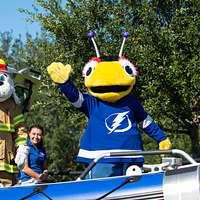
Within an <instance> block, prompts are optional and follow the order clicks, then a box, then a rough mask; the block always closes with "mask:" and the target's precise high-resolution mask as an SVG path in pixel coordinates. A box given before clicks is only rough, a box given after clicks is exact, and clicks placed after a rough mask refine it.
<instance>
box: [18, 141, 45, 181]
mask: <svg viewBox="0 0 200 200" xmlns="http://www.w3.org/2000/svg"><path fill="white" fill-rule="evenodd" d="M27 145H28V147H29V154H28V166H29V167H30V168H31V169H32V170H33V171H34V172H36V173H38V174H41V173H42V172H43V171H44V163H45V162H46V153H45V150H44V148H43V146H39V147H36V146H34V145H33V144H32V142H31V141H30V139H28V141H27ZM31 178H32V177H30V176H28V175H27V174H26V173H24V172H23V171H20V175H19V180H21V181H22V182H24V181H27V180H29V179H31Z"/></svg>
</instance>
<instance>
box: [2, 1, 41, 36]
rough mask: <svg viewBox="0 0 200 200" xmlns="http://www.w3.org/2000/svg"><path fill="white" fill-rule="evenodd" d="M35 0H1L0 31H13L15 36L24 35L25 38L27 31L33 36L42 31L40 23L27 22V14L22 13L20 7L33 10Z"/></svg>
mask: <svg viewBox="0 0 200 200" xmlns="http://www.w3.org/2000/svg"><path fill="white" fill-rule="evenodd" d="M33 4H34V0H0V32H5V31H11V30H12V31H13V38H16V37H18V35H19V34H21V36H22V40H24V39H25V35H26V32H28V33H30V34H31V35H32V36H33V37H34V36H35V35H36V32H40V25H39V24H38V23H33V24H31V23H30V22H26V18H27V16H26V14H24V13H20V12H19V11H18V10H17V9H18V8H27V9H29V10H31V11H33V7H32V5H33Z"/></svg>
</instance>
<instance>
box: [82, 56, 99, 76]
mask: <svg viewBox="0 0 200 200" xmlns="http://www.w3.org/2000/svg"><path fill="white" fill-rule="evenodd" d="M97 63H98V62H97V61H94V60H92V61H89V62H88V63H87V64H86V65H85V67H84V68H83V71H82V74H83V77H87V76H90V75H91V74H92V72H93V70H94V69H95V67H96V65H97Z"/></svg>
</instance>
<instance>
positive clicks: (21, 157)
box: [15, 126, 29, 169]
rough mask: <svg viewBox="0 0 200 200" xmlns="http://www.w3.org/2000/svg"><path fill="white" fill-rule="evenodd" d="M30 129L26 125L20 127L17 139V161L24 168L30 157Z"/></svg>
mask: <svg viewBox="0 0 200 200" xmlns="http://www.w3.org/2000/svg"><path fill="white" fill-rule="evenodd" d="M27 137H28V130H27V129H26V127H25V126H20V127H18V130H17V137H16V139H15V147H16V155H15V163H16V164H17V166H18V167H19V168H20V169H22V168H23V167H24V164H25V162H26V160H27V159H28V152H29V147H28V146H27V145H26V144H27Z"/></svg>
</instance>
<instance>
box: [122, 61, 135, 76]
mask: <svg viewBox="0 0 200 200" xmlns="http://www.w3.org/2000/svg"><path fill="white" fill-rule="evenodd" d="M119 62H120V64H121V65H122V67H123V68H124V71H125V72H126V73H127V74H128V75H129V76H137V75H138V72H137V69H136V68H135V66H134V65H133V64H132V63H131V62H130V61H129V60H127V59H126V58H121V59H119Z"/></svg>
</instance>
